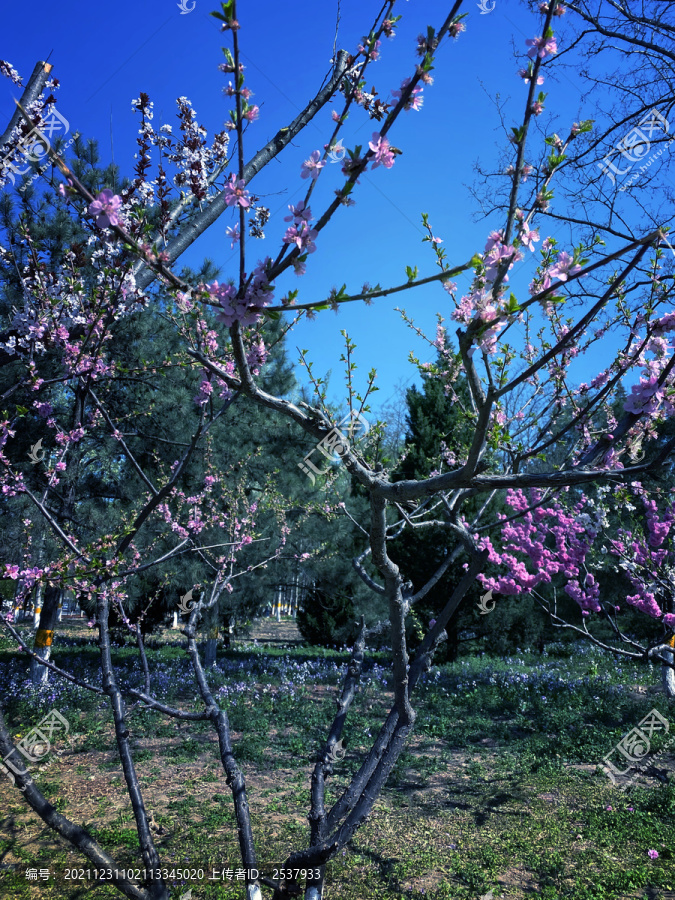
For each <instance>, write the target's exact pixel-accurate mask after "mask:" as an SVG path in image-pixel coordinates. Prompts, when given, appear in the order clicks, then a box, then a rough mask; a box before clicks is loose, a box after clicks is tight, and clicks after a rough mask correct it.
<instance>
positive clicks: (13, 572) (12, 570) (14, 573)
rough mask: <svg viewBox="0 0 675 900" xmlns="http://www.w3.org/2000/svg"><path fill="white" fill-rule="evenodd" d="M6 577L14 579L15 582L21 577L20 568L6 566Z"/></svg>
mask: <svg viewBox="0 0 675 900" xmlns="http://www.w3.org/2000/svg"><path fill="white" fill-rule="evenodd" d="M5 577H6V578H13V579H14V580H15V581H16V579H17V578H18V577H19V567H18V566H8V565H7V564H5Z"/></svg>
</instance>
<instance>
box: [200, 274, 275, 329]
mask: <svg viewBox="0 0 675 900" xmlns="http://www.w3.org/2000/svg"><path fill="white" fill-rule="evenodd" d="M271 262H272V261H271V259H270V258H269V257H267V258H266V259H264V260H262V261H261V262H259V263H258V265H257V266H256V267H255V269H254V270H253V278H252V279H251V281H250V282H249V284H248V285H247V287H246V293H245V295H244V297H243V298H242V297H238V296H237V293H238V292H237V289H236V287H235V286H234V285H233V284H218V282H217V281H214V282H213V284H210V285H207V288H206V289H207V290H208V292H209V294H211V296H212V297H215V298H217V300H218V302H219V303H220V306H221V309H220V311H219V312H218V314H217V315H216V319H217V320H218V321H219V322H222V323H223V324H224V325H226V326H227V327H228V328H231V327H232V325H234V323H235V322H240V323H241V324H242V325H255V323H256V322H258V321H260V315H261V314H260V310H261V309H262V308H263V307H265V306H268V305H269V304H270V303H271V301H272V299H273V290H274V288H273V286H272V285H271V284H270V282H269V279H268V278H267V268H268V266H269V265H271Z"/></svg>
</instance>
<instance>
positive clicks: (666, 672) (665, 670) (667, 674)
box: [661, 638, 675, 699]
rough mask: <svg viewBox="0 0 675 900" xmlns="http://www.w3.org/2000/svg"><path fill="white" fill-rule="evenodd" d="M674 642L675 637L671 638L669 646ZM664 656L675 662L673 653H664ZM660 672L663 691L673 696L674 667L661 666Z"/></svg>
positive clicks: (667, 695) (674, 692)
mask: <svg viewBox="0 0 675 900" xmlns="http://www.w3.org/2000/svg"><path fill="white" fill-rule="evenodd" d="M674 644H675V638H671V640H670V645H671V647H672V646H673V645H674ZM664 656H665V658H666V659H667V660H669V662H671V663H672V662H675V654H674V653H672V651H671V652H669V653H665V654H664ZM661 672H662V675H663V690H664V692H665V695H666V697H669V698H670V699H672V698H674V697H675V669H672V668H671V667H670V666H662V667H661Z"/></svg>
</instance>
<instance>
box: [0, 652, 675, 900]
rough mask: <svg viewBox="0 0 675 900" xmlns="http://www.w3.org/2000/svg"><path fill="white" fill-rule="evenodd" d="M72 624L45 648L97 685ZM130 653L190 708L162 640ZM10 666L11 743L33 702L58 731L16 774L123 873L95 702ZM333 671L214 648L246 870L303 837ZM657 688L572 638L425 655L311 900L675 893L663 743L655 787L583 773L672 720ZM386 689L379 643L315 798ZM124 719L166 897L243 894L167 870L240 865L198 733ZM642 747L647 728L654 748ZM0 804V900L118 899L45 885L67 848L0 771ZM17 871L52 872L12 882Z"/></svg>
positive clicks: (335, 790) (279, 655)
mask: <svg viewBox="0 0 675 900" xmlns="http://www.w3.org/2000/svg"><path fill="white" fill-rule="evenodd" d="M88 637H89V636H88V635H85V636H83V637H82V638H80V639H77V638H72V639H71V640H70V641H62V642H60V644H59V645H57V646H56V647H55V649H54V655H55V658H56V659H57V661H58V662H59V663H61V664H63V665H64V666H65V667H66V668H71V667H72V668H75V669H76V670H77V672H78V674H80V675H81V676H82V677H87V678H90V679H91V680H92V681H95V678H96V672H97V669H98V663H97V656H96V648H95V647H92V646H91V645H90V644H87V643H85V642H86V640H87V638H88ZM148 656H149V662H150V667H151V670H152V671H153V673H155V675H156V681H157V684H158V689H157V696H158V697H160V698H161V699H163V700H166V701H167V702H170V703H173V704H176V705H180V706H182V707H184V708H195V706H194V702H193V701H194V698H195V690H194V686H193V684H192V679H191V677H190V673H189V667H188V665H187V662H186V661H185V658H184V654H183V653H182V651H181V648H180V647H179V646H176V645H162V643H161V642H160V643H158V644H157V646H156V648H155V649H150V650H149V653H148ZM20 657H21V654H15V653H13V652H12V651H10V650H9V649H8V648H7V647H6V646H5V649H2V646H1V645H0V690H2V693H3V697H6V698H8V700H7V702H6V704H5V708H6V714H7V718H8V722H9V725H10V728H11V729H12V730H13V733H14V735H15V736H16V735H17V734H25V732H26V731H27V730H28V729H29V728H30V727H31V726H32V725H34V724H37V722H38V721H39V720H40V718H41V715H43V714H44V713H45V712H46V711H48V710H49V709H51V708H56V709H58V710H59V711H60V712H61V713H62V714H63V715H65V716H66V718H67V719H68V721H69V723H71V729H70V734H69V736H68V738H69V741H68V740H64V741H62V742H61V744H57V746H56V747H55V749H54V751H53V752H52V754H51V757H50V760H51V764H47V765H46V766H44V767H43V766H40V767H38V769H37V771H36V773H35V774H34V778H35V780H36V782H37V783H38V785H39V786H40V788H41V789H42V790H43V792H44V793H45V795H46V796H47V797H48V798H49V799H50V801H51V802H52V803H54V804H55V805H57V807H58V808H59V809H61V810H62V811H63V812H64V814H66V815H68V816H69V818H71V819H73V820H74V821H76V822H81V823H83V824H85V825H86V827H87V828H88V829H89V830H90V831H91V832H92V833H93V834H94V835H95V836H96V838H97V839H98V840H99V841H100V842H101V843H102V844H103V845H104V846H105V848H106V849H107V850H108V852H110V853H111V854H112V855H113V856H114V857H115V859H117V860H118V863H119V865H120V867H124V868H138V867H139V866H140V865H141V863H140V856H139V853H138V847H137V837H136V831H135V827H134V821H133V815H132V813H131V810H130V806H129V803H128V798H127V797H126V792H125V791H124V790H123V781H122V778H121V770H120V768H119V765H118V764H116V752H115V740H114V730H113V727H112V721H111V717H110V714H109V712H108V710H107V709H106V708H105V707H104V705H103V703H102V702H101V700H100V699H99V698H97V697H93V696H91V695H89V694H88V693H84V692H83V691H82V690H81V689H79V688H73V687H72V686H67V685H65V686H64V685H61V684H60V683H56V682H55V683H53V684H50V685H49V686H48V687H47V688H43V689H42V690H41V691H34V690H33V689H32V688H30V687H28V686H27V685H26V684H25V683H24V682H25V674H26V663H25V661H24V660H22V659H21V658H20ZM115 661H116V663H117V664H118V666H119V671H120V679H121V680H122V682H126V683H127V684H137V683H138V679H139V673H138V667H137V666H136V665H135V654H134V652H133V650H132V649H130V648H116V649H115ZM344 662H345V654H342V653H339V652H337V651H329V650H320V649H317V648H308V647H296V648H285V649H284V648H281V649H275V650H271V649H263V648H260V647H256V646H254V645H251V644H249V645H245V646H239V647H236V648H235V649H232V650H230V651H228V652H227V653H223V654H221V657H220V662H219V668H218V670H217V671H214V672H213V673H211V674H210V676H209V677H210V681H211V685H212V689H213V691H214V693H215V694H216V696H217V697H218V699H219V700H220V701H221V703H223V704H224V706H225V707H226V708H227V709H228V714H229V716H230V722H231V727H232V731H233V742H234V745H235V752H236V756H237V759H238V761H239V762H240V765H241V767H242V769H243V771H244V774H245V776H246V780H247V786H248V789H249V803H250V807H251V814H252V820H253V829H254V835H255V836H256V849H257V853H258V859H259V868H260V869H261V870H262V871H265V872H271V870H272V869H273V868H274V867H275V866H278V865H279V864H281V863H282V862H283V860H284V859H285V858H286V855H287V854H288V853H289V851H291V850H294V849H298V848H299V847H302V846H304V845H305V844H306V842H307V840H308V834H309V829H308V824H307V819H306V816H307V812H308V804H309V784H310V781H309V779H310V775H311V770H312V764H313V761H314V759H315V755H316V752H317V750H318V749H319V747H320V746H321V744H322V741H323V740H325V735H326V729H327V726H328V725H329V722H330V720H331V717H332V715H333V711H334V709H335V704H334V702H333V697H334V696H335V691H336V688H337V687H338V685H339V684H340V682H341V678H342V675H343V673H344ZM657 685H658V672H657V671H656V670H653V671H652V670H648V669H635V668H633V667H632V666H627V665H625V664H617V663H615V662H614V661H610V660H605V659H603V657H602V656H600V655H599V654H597V653H596V652H595V651H594V650H592V649H589V648H578V649H577V650H575V651H574V652H573V653H572V655H570V654H569V651H568V650H567V649H566V648H564V647H562V646H561V645H557V646H551V647H549V648H548V650H547V652H545V653H544V654H543V655H541V656H540V655H538V654H534V655H531V654H527V653H520V652H518V653H517V654H515V655H514V656H513V657H512V658H510V659H495V658H490V657H488V656H482V657H478V658H462V659H460V660H458V661H457V662H455V663H453V664H450V665H445V666H441V667H435V668H434V669H432V671H431V673H429V675H428V676H427V678H426V680H425V681H424V683H423V684H422V686H421V688H420V691H419V696H418V699H417V710H418V718H417V722H416V725H415V730H414V734H413V735H412V737H411V740H410V741H409V744H408V746H407V749H406V751H405V752H404V753H403V754H402V756H401V758H400V759H399V761H398V763H397V765H396V766H395V768H394V771H393V772H392V775H391V777H390V779H389V782H388V784H387V787H386V789H385V791H384V792H383V794H382V796H381V798H380V800H379V801H378V803H377V804H376V807H375V809H374V812H373V814H372V815H371V816H370V817H369V819H368V820H367V821H366V822H365V824H364V825H363V827H362V828H361V829H360V830H359V831H358V832H357V834H356V836H355V837H354V839H353V841H352V842H351V844H350V846H349V847H348V849H347V850H346V851H344V852H341V853H340V854H339V855H338V857H337V858H336V859H334V860H333V861H332V862H331V863H330V864H329V867H328V874H327V887H326V897H327V898H330V900H352V898H353V900H370V898H373V900H374V898H378V900H395V898H396V900H400V898H406V900H408V898H410V900H421V898H425V900H446V898H447V900H463V898H471V900H477V898H478V897H479V896H483V895H485V894H486V893H488V892H489V891H492V892H493V897H494V898H495V900H497V898H499V897H504V898H513V900H521V898H529V897H533V896H536V897H543V898H546V900H558V898H560V900H562V898H572V900H614V898H631V900H632V898H643V897H644V898H649V900H660V898H662V900H665V898H675V862H674V861H673V855H672V850H671V848H672V847H673V844H674V838H675V784H674V783H672V782H670V781H669V780H668V779H667V778H666V777H664V776H663V774H662V773H663V772H665V771H667V770H668V768H669V767H672V761H673V755H672V753H671V751H670V750H669V749H668V748H667V747H666V750H665V753H664V755H662V756H661V757H660V758H659V762H658V765H657V768H658V769H659V770H660V771H659V772H657V773H653V774H660V775H661V779H662V780H659V779H657V778H655V777H653V776H652V775H650V774H649V773H647V774H646V775H645V776H642V777H640V778H638V779H637V780H636V781H635V784H634V786H633V787H632V788H631V789H629V790H628V791H625V792H624V791H621V790H619V789H618V788H617V787H616V786H614V785H613V784H612V783H611V782H610V780H609V779H608V778H607V776H606V774H605V773H604V772H602V771H601V770H600V769H599V764H600V763H601V762H602V758H603V757H604V756H605V755H606V754H607V753H609V752H610V750H611V749H612V747H613V746H614V745H615V744H616V743H617V742H618V741H619V740H620V739H621V738H622V737H623V736H624V735H625V734H626V733H627V732H628V731H630V730H631V728H633V727H635V726H636V725H637V724H638V722H639V721H640V720H641V719H642V718H643V717H644V716H645V715H646V714H647V713H648V712H649V711H650V710H651V709H652V708H656V709H658V710H659V712H660V713H661V714H662V715H663V716H664V717H665V718H666V719H668V720H669V721H673V720H675V704H673V703H672V702H669V701H667V700H666V699H665V698H664V697H663V696H662V695H661V694H659V693H657V692H656V691H657ZM389 688H390V684H389V681H388V677H387V673H386V654H377V655H376V656H375V658H374V659H371V660H369V662H368V664H367V666H366V670H365V673H364V678H363V683H362V689H361V690H360V692H359V694H358V696H357V699H356V701H355V703H354V708H353V710H352V711H351V712H350V715H349V718H348V721H347V727H346V730H345V744H346V747H347V753H346V756H345V758H344V759H343V760H341V761H340V762H339V763H338V764H337V765H336V766H335V773H334V776H333V778H332V779H331V780H330V781H329V785H328V795H329V796H328V798H327V799H328V800H334V799H336V798H337V797H338V796H339V794H340V792H341V790H342V789H343V788H344V786H345V785H346V784H347V782H348V779H349V777H350V776H351V774H353V772H355V771H356V770H357V768H358V766H359V764H360V760H361V759H362V754H363V752H364V750H366V748H367V747H369V745H370V743H371V741H372V739H373V737H374V736H375V734H376V733H377V729H378V727H379V723H380V722H381V721H382V717H383V715H384V714H385V713H386V709H387V708H388V703H389V702H390V700H391V693H390V690H389ZM128 724H129V730H130V733H131V736H132V747H133V752H134V759H135V762H136V764H137V770H138V774H139V778H140V781H141V785H142V787H143V790H144V795H145V799H146V806H147V808H148V809H149V810H152V813H153V820H152V828H153V835H154V838H155V841H156V843H157V846H158V850H159V853H160V855H161V857H162V862H163V866H165V867H166V868H167V870H168V875H169V883H170V884H172V886H173V888H174V891H173V894H172V896H175V897H180V896H181V895H182V893H183V892H185V891H187V889H188V887H192V888H193V897H194V898H204V900H207V898H216V897H218V898H235V897H236V898H241V897H242V896H243V888H242V882H241V881H240V882H239V883H237V881H236V880H234V879H233V880H232V881H228V880H227V878H224V879H220V880H208V879H207V878H206V877H205V879H204V880H203V881H201V882H194V881H188V880H186V879H185V878H184V877H180V876H181V875H184V874H185V873H184V871H183V870H184V869H185V868H186V867H188V868H197V869H198V868H203V869H204V872H205V876H208V875H209V874H211V873H212V871H213V869H214V868H215V869H216V870H217V871H218V872H220V871H221V870H224V869H225V870H226V869H227V868H228V867H229V868H232V869H233V870H236V868H237V867H238V866H239V865H240V863H239V854H238V844H237V835H236V826H235V821H234V815H233V811H232V799H231V795H230V792H229V789H228V787H227V785H226V783H225V778H224V774H223V770H222V766H221V765H220V762H219V758H218V752H217V742H216V740H215V736H214V734H213V732H212V731H211V729H210V727H209V726H208V725H207V724H206V723H203V722H197V723H185V722H177V721H175V720H167V719H165V718H164V717H162V716H160V715H158V714H156V713H153V712H146V711H142V710H140V709H134V710H133V711H131V712H130V713H129V716H128ZM662 746H664V740H663V738H660V739H659V738H657V736H656V735H654V736H653V741H652V751H653V752H655V751H657V750H658V749H660V748H661V747H662ZM59 752H61V754H62V755H60V756H59V755H58V754H59ZM48 763H49V761H48ZM0 798H1V799H0V809H2V813H0V896H2V897H3V898H4V897H5V896H8V897H9V896H11V897H16V898H17V900H24V898H28V897H35V896H38V897H41V898H54V900H61V898H79V897H85V896H86V897H94V898H99V897H100V898H105V897H117V896H120V895H119V894H118V892H116V890H115V889H114V888H112V887H111V886H109V885H108V886H105V885H102V884H100V883H97V884H94V883H92V882H87V881H81V882H74V881H72V880H70V881H65V880H64V878H63V872H64V870H65V869H66V868H78V869H82V868H84V869H86V868H88V866H87V864H86V862H85V861H84V860H83V858H82V857H80V856H79V855H77V854H76V853H74V852H71V851H70V850H69V848H68V846H67V845H66V844H65V842H64V841H62V840H61V839H60V838H57V837H56V836H55V835H53V833H52V832H50V831H49V829H47V828H45V827H44V825H43V823H42V822H41V821H40V820H39V819H38V817H37V816H36V815H35V814H34V813H33V812H32V811H31V810H29V809H27V807H26V806H25V804H24V803H23V801H22V799H21V796H20V794H19V793H18V792H17V791H16V790H15V789H13V788H12V787H11V786H10V785H9V782H7V781H6V780H4V781H2V782H0ZM649 850H656V851H658V853H659V856H658V858H657V859H651V858H650V857H649V855H648V851H649ZM29 866H32V867H35V868H37V869H40V868H49V869H50V870H51V872H52V873H53V874H54V873H59V877H58V878H56V879H55V878H53V877H52V878H51V879H50V881H49V882H40V881H38V882H37V883H35V882H29V881H27V880H26V878H25V869H26V868H28V867H29ZM89 868H91V866H89ZM172 870H173V872H174V877H171V873H172Z"/></svg>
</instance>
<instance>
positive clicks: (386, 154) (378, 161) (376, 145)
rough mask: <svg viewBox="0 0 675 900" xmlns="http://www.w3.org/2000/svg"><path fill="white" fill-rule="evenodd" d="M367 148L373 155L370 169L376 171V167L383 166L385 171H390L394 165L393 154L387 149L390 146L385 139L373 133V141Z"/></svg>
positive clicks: (375, 132)
mask: <svg viewBox="0 0 675 900" xmlns="http://www.w3.org/2000/svg"><path fill="white" fill-rule="evenodd" d="M368 146H369V147H370V149H371V150H372V151H373V153H374V154H375V158H374V161H373V166H372V168H373V169H376V168H377V167H378V166H384V167H385V169H391V167H392V166H393V165H394V154H393V153H392V152H391V150H390V149H389V146H390V145H389V141H388V140H387V138H386V137H382V135H380V134H378V132H377V131H374V132H373V139H372V141H370V142H369V143H368Z"/></svg>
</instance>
